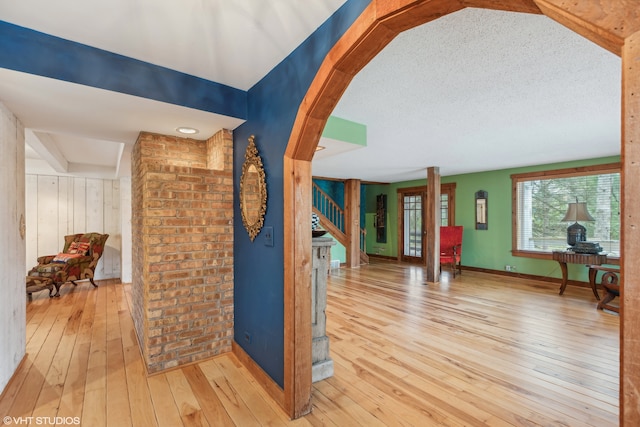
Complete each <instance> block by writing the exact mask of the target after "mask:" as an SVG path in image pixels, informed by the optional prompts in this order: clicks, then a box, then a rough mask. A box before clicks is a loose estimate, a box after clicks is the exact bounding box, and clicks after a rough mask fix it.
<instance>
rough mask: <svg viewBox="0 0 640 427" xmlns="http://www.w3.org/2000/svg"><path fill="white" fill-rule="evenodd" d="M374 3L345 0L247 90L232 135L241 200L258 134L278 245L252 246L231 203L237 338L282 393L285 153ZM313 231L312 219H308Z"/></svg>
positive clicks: (269, 221)
mask: <svg viewBox="0 0 640 427" xmlns="http://www.w3.org/2000/svg"><path fill="white" fill-rule="evenodd" d="M369 1H370V0H348V1H347V2H346V3H345V4H344V5H343V6H342V7H341V8H340V9H339V10H338V11H337V12H336V13H334V14H333V15H332V16H331V17H330V18H329V19H328V20H327V21H326V22H325V23H324V24H323V25H322V26H320V27H319V28H318V29H317V30H316V31H315V32H314V33H313V34H312V35H311V36H310V37H309V38H308V39H307V40H305V41H304V42H303V43H302V44H301V45H300V46H299V47H298V48H297V49H296V50H295V51H294V52H292V53H291V55H289V56H288V57H287V58H286V59H285V60H284V61H282V62H281V63H280V64H278V65H277V66H276V67H275V68H274V69H273V70H272V71H271V72H270V73H269V74H268V75H267V76H266V77H265V78H264V79H262V80H261V81H260V82H259V83H258V84H256V85H255V86H254V87H253V88H251V89H250V90H249V94H248V103H249V109H248V111H249V114H248V119H247V121H246V122H245V123H244V124H243V125H241V126H239V127H238V128H237V129H235V131H234V154H233V156H234V165H233V167H234V196H235V197H236V200H238V196H239V180H240V175H241V173H242V162H243V160H244V151H245V149H246V147H247V145H248V138H249V136H250V135H255V137H256V139H255V142H256V145H257V147H258V151H259V152H260V155H261V157H262V161H263V163H264V167H265V173H266V178H267V212H266V216H265V224H264V225H265V226H271V227H273V234H274V246H273V247H269V246H265V242H264V236H263V235H262V233H260V234H258V235H257V236H256V238H255V240H254V241H253V242H251V241H250V240H249V236H248V234H247V232H246V230H245V229H244V227H243V225H242V221H241V220H240V218H241V216H240V208H239V204H238V203H234V216H235V218H236V219H235V227H234V229H235V234H234V259H235V270H234V275H235V279H234V282H235V283H234V314H235V316H234V325H235V330H234V339H235V341H236V342H237V343H238V344H239V345H240V346H241V347H242V348H243V349H244V351H246V352H247V353H248V354H249V355H250V356H251V358H252V359H253V360H254V361H256V363H258V365H260V366H261V367H262V369H264V370H265V372H266V373H267V374H269V375H270V376H271V378H273V380H274V381H276V383H278V384H279V385H280V386H281V387H284V253H283V245H282V243H283V227H284V211H283V203H284V194H283V185H284V182H283V179H284V178H283V168H284V161H283V160H284V152H285V149H286V147H287V143H288V142H289V136H290V134H291V129H292V127H293V123H294V121H295V118H296V114H297V112H298V108H299V106H300V103H301V102H302V99H303V98H304V96H305V94H306V92H307V90H308V88H309V86H310V84H311V82H312V80H313V78H314V76H315V75H316V72H317V71H318V69H319V68H320V65H321V64H322V61H323V60H324V58H325V56H326V54H327V53H328V52H329V50H330V49H331V48H332V47H333V45H334V44H335V43H336V42H337V41H338V39H339V38H340V36H341V35H342V34H343V33H344V32H345V31H346V30H347V29H348V28H349V26H350V25H351V24H352V23H353V22H354V21H355V19H356V18H357V17H358V16H359V15H360V14H361V13H362V11H363V10H364V9H365V7H366V6H367V5H368V4H369ZM309 227H311V218H309Z"/></svg>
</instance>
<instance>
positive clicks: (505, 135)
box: [0, 0, 621, 182]
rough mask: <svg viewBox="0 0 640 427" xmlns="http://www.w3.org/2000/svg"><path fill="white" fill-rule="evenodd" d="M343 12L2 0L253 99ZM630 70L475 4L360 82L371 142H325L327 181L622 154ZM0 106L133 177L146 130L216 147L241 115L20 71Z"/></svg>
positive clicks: (289, 3)
mask: <svg viewBox="0 0 640 427" xmlns="http://www.w3.org/2000/svg"><path fill="white" fill-rule="evenodd" d="M343 3H344V0H331V1H329V0H328V1H313V2H301V1H298V0H279V1H268V2H267V1H264V0H238V1H233V2H231V1H222V0H219V1H211V0H209V1H195V0H190V1H181V2H158V1H154V0H136V1H131V0H114V1H112V2H109V3H108V4H107V3H104V2H98V1H96V0H90V1H83V2H76V1H71V0H60V1H56V2H51V1H46V0H21V1H20V2H0V20H4V21H7V22H11V23H15V24H17V25H21V26H24V27H27V28H31V29H35V30H37V31H41V32H44V33H48V34H52V35H55V36H59V37H63V38H66V39H69V40H73V41H77V42H80V43H83V44H86V45H89V46H94V47H98V48H101V49H105V50H109V51H112V52H115V53H119V54H121V55H125V56H129V57H133V58H136V59H140V60H143V61H147V62H150V63H153V64H156V65H161V66H164V67H167V68H170V69H174V70H178V71H181V72H185V73H188V74H192V75H195V76H198V77H202V78H205V79H208V80H211V81H214V82H217V83H222V84H225V85H229V86H232V87H236V88H238V89H242V90H246V89H248V88H250V87H251V86H252V85H253V84H255V83H256V82H257V81H258V80H259V79H260V78H262V77H263V76H264V75H266V74H267V73H268V71H269V70H271V69H272V68H273V67H274V66H275V65H276V64H278V63H279V62H280V61H281V60H282V59H284V58H285V57H286V56H287V55H288V54H289V53H290V52H291V51H292V50H293V49H295V47H296V46H297V45H299V44H300V43H301V42H302V41H303V40H304V39H305V38H306V37H307V36H308V34H310V33H311V32H312V31H313V30H314V29H315V28H317V27H318V26H319V25H320V24H321V23H322V22H323V21H324V20H325V19H326V18H327V17H329V16H330V14H331V13H332V12H333V11H334V10H335V9H336V8H338V7H339V6H340V5H342V4H343ZM36 11H37V13H36ZM620 74H621V70H620V59H619V58H618V57H616V56H615V55H613V54H611V53H609V52H607V51H605V50H604V49H602V48H600V47H598V46H596V45H594V44H593V43H591V42H589V41H588V40H586V39H583V38H582V37H581V36H578V35H576V34H575V33H573V32H571V31H569V30H568V29H566V28H564V27H562V26H560V25H559V24H557V23H555V22H554V21H552V20H550V19H549V18H546V17H544V16H541V15H528V14H518V13H510V12H500V11H487V10H479V9H465V10H462V11H460V12H457V13H454V14H452V15H448V16H445V17H443V18H440V19H438V20H436V21H434V22H432V23H429V24H426V25H424V26H421V27H418V28H415V29H413V30H410V31H407V32H405V33H403V34H401V35H399V36H398V37H397V38H396V39H395V40H394V41H393V42H392V43H391V44H390V45H389V46H387V47H386V48H385V49H384V50H383V51H382V52H381V53H380V54H379V55H378V56H377V57H376V58H374V60H373V61H372V62H371V63H370V64H369V65H368V66H367V67H365V68H364V69H363V70H362V71H361V72H360V73H359V74H358V75H357V76H356V78H355V79H354V80H353V82H352V84H351V85H350V86H349V88H348V90H347V91H346V93H345V94H344V96H343V98H342V99H341V101H340V103H339V104H338V106H337V107H336V109H335V111H334V115H336V116H338V117H342V118H344V119H347V120H351V121H355V122H358V123H362V124H365V125H366V126H367V138H368V146H367V147H366V148H358V149H353V150H349V149H348V147H345V146H344V144H341V145H340V144H337V143H333V142H332V141H323V142H322V144H323V145H326V146H327V149H326V150H324V151H323V152H321V153H322V157H320V156H318V158H317V159H316V160H314V164H313V168H314V174H315V175H319V176H328V177H336V178H351V177H353V178H360V179H365V180H370V181H383V182H395V181H401V180H408V179H414V178H423V177H424V176H425V173H426V172H425V169H426V168H427V167H429V166H439V167H440V170H441V173H442V174H443V175H451V174H458V173H466V172H475V171H481V170H493V169H500V168H507V167H513V166H524V165H532V164H541V163H550V162H557V161H563V160H573V159H579V158H591V157H599V156H607V155H615V154H619V152H620ZM0 102H3V103H5V105H7V107H8V108H9V109H10V110H11V111H13V112H14V113H15V114H16V115H17V116H18V118H19V119H20V120H21V121H22V123H23V124H24V125H25V126H26V127H27V128H28V129H30V130H32V131H33V132H31V133H28V134H27V135H28V139H30V138H34V137H38V136H39V135H40V136H42V135H45V137H44V139H45V142H44V143H43V142H42V141H40V142H39V143H38V142H36V143H34V146H37V147H38V148H37V149H36V150H35V151H36V152H37V154H32V156H34V157H37V156H41V157H42V155H43V154H44V158H45V159H54V160H55V159H57V161H53V163H54V165H57V169H64V168H65V167H66V168H67V169H66V172H68V173H72V174H79V173H81V172H80V171H83V170H86V169H87V168H90V165H87V167H85V168H83V167H82V166H81V165H80V164H79V161H81V159H82V158H83V157H84V158H93V159H97V158H99V159H100V167H101V168H102V169H101V170H103V171H105V176H122V175H126V174H127V173H128V171H129V166H128V163H127V155H128V152H129V151H130V148H131V145H132V144H133V142H134V141H135V138H136V136H137V134H138V132H139V131H141V130H145V131H151V132H158V133H163V134H169V135H174V134H176V132H175V128H176V127H178V126H182V125H188V126H193V127H196V128H198V129H200V131H201V132H200V133H199V135H198V137H201V138H206V137H208V136H209V135H211V134H212V133H214V132H215V131H217V130H218V129H220V128H222V127H225V128H229V129H234V128H235V127H237V126H238V125H239V124H240V123H241V122H242V120H240V119H237V118H231V117H226V116H221V115H218V114H213V113H209V112H204V111H198V110H195V109H192V108H186V107H180V106H176V105H171V104H167V103H162V102H158V101H153V100H149V99H143V98H140V97H135V96H131V95H125V94H121V93H116V92H110V91H107V90H102V89H96V88H90V87H86V86H82V85H78V84H73V83H68V82H62V81H59V80H52V79H48V78H44V77H39V76H34V75H28V74H24V73H18V72H15V71H10V70H6V69H0ZM338 145H340V146H339V147H338ZM102 148H104V152H102V151H101V149H102ZM43 150H44V153H43ZM51 150H53V152H54V153H53V154H52V153H51ZM334 150H335V151H334ZM47 151H48V152H47ZM114 153H116V154H115V155H114ZM114 158H115V160H114ZM107 159H111V160H107ZM33 163H34V164H35V161H34V162H33ZM40 163H41V164H42V162H40ZM49 163H52V161H51V160H49ZM65 165H66V166H65ZM45 170H46V167H42V168H40V169H39V172H40V173H43V171H45Z"/></svg>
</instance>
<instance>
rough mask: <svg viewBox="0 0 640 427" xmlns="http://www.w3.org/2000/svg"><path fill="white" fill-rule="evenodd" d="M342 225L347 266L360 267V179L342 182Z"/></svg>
mask: <svg viewBox="0 0 640 427" xmlns="http://www.w3.org/2000/svg"><path fill="white" fill-rule="evenodd" d="M344 225H345V234H346V235H347V245H346V248H345V249H346V250H347V267H351V268H353V267H360V180H359V179H348V180H346V181H345V183H344Z"/></svg>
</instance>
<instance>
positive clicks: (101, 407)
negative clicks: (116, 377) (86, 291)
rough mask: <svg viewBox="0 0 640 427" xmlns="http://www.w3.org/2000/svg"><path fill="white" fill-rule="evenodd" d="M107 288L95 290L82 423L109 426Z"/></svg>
mask: <svg viewBox="0 0 640 427" xmlns="http://www.w3.org/2000/svg"><path fill="white" fill-rule="evenodd" d="M105 289H106V288H105V287H100V288H98V289H95V290H94V291H95V293H96V294H97V298H96V303H95V305H96V309H95V315H94V318H93V324H92V327H91V349H90V351H89V361H88V363H87V378H86V384H85V389H84V402H83V407H82V422H83V423H84V424H87V425H91V426H96V427H98V426H106V425H107V394H106V392H107V321H106V316H107V314H106V295H105Z"/></svg>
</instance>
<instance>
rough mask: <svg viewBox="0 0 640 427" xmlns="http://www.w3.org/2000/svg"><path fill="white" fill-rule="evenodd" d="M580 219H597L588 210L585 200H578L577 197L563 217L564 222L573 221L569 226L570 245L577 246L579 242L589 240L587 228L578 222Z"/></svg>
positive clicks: (568, 239)
mask: <svg viewBox="0 0 640 427" xmlns="http://www.w3.org/2000/svg"><path fill="white" fill-rule="evenodd" d="M578 221H595V219H594V218H593V217H592V216H591V214H590V213H589V211H588V210H587V204H586V203H585V202H578V198H577V197H576V202H575V203H569V208H568V209H567V213H566V214H565V215H564V218H562V222H573V224H571V225H570V226H569V227H567V244H568V245H569V246H575V244H576V243H577V242H584V241H585V240H587V229H586V228H585V227H584V226H582V225H580V224H578Z"/></svg>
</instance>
